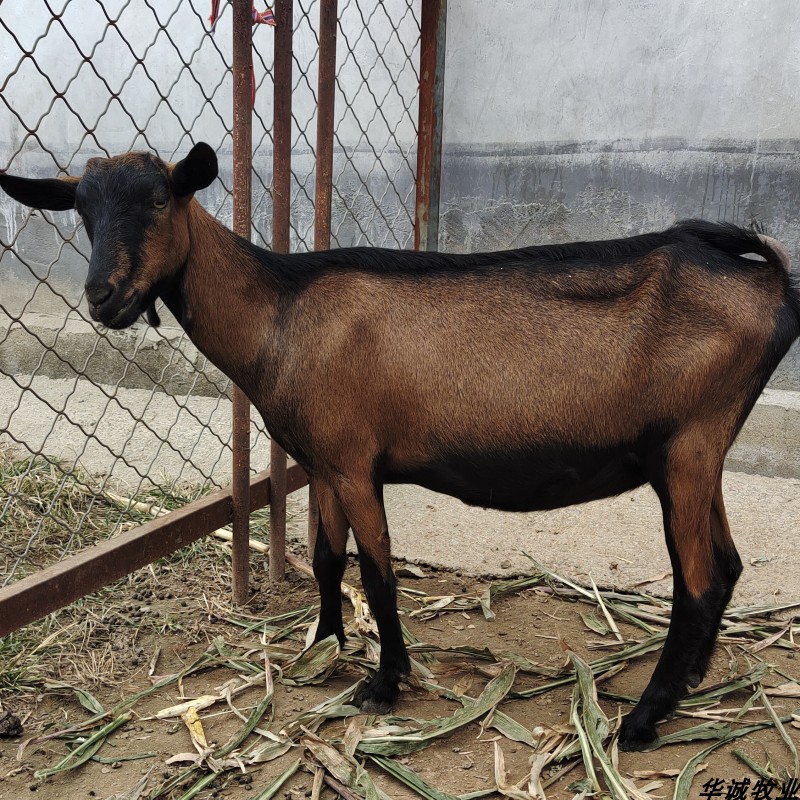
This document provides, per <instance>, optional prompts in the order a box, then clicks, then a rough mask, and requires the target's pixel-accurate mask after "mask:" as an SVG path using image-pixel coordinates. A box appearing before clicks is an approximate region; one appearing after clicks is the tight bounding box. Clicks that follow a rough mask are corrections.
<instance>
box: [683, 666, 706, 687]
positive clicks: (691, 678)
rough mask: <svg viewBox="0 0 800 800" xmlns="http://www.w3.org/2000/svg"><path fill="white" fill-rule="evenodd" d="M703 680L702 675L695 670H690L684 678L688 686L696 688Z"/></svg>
mask: <svg viewBox="0 0 800 800" xmlns="http://www.w3.org/2000/svg"><path fill="white" fill-rule="evenodd" d="M702 682H703V676H702V675H701V674H700V673H699V672H698V671H697V670H694V669H693V670H692V671H691V672H690V673H689V675H688V676H687V678H686V683H688V684H689V687H690V688H692V689H696V688H697V687H698V686H699V685H700V684H701V683H702Z"/></svg>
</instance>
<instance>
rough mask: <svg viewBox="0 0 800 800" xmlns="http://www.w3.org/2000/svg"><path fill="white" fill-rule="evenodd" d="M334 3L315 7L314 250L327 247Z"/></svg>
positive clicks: (323, 3) (333, 82)
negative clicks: (317, 28)
mask: <svg viewBox="0 0 800 800" xmlns="http://www.w3.org/2000/svg"><path fill="white" fill-rule="evenodd" d="M337 15H338V2H337V0H328V1H327V2H324V0H323V2H322V3H320V7H319V72H318V78H317V142H316V164H315V172H316V178H315V182H314V249H315V250H327V249H328V248H330V246H331V196H332V194H333V114H334V105H335V102H336V29H337V25H338V19H337Z"/></svg>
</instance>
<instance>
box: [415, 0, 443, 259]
mask: <svg viewBox="0 0 800 800" xmlns="http://www.w3.org/2000/svg"><path fill="white" fill-rule="evenodd" d="M446 30H447V0H422V21H421V34H420V37H421V38H420V53H419V66H420V71H419V75H420V78H419V118H418V125H417V137H418V139H417V201H416V211H415V218H414V248H415V249H416V250H437V249H438V247H439V186H440V183H441V174H442V110H443V99H444V56H445V34H446Z"/></svg>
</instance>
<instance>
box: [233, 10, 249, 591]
mask: <svg viewBox="0 0 800 800" xmlns="http://www.w3.org/2000/svg"><path fill="white" fill-rule="evenodd" d="M252 75H253V18H252V3H251V2H250V0H233V230H234V231H235V232H236V233H238V234H239V236H242V237H244V238H245V239H249V238H250V206H251V173H252V161H253V134H252V116H253V113H252V105H253V103H252ZM232 469H233V475H232V490H233V544H232V547H233V557H232V561H233V564H232V569H233V581H232V582H233V602H234V603H236V604H238V605H243V604H244V603H246V602H247V599H248V597H247V595H248V591H247V584H248V578H249V566H250V552H249V548H248V539H249V538H250V516H249V508H250V501H249V498H248V493H249V491H250V481H249V477H250V401H249V400H248V399H247V397H246V396H245V394H244V392H243V391H242V390H241V389H240V388H239V387H238V386H235V387H234V389H233V464H232Z"/></svg>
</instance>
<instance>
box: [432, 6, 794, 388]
mask: <svg viewBox="0 0 800 800" xmlns="http://www.w3.org/2000/svg"><path fill="white" fill-rule="evenodd" d="M444 142H445V146H444V164H443V172H442V209H441V210H442V217H441V227H440V245H441V247H442V248H443V249H446V250H450V251H458V252H468V251H475V250H488V249H497V248H502V247H512V246H523V245H526V244H537V243H548V242H557V241H568V240H571V239H576V240H577V239H605V238H611V237H615V236H626V235H631V234H636V233H641V232H643V231H647V230H657V229H659V228H664V227H666V226H668V225H669V224H671V223H672V222H674V221H675V220H677V219H682V218H686V217H704V218H706V219H711V220H726V221H729V222H736V223H739V224H742V225H747V224H750V223H751V222H758V223H760V224H762V225H763V226H764V229H765V230H766V231H768V232H769V233H771V234H772V235H774V236H776V237H778V238H780V239H782V240H783V241H784V242H785V243H786V245H787V246H788V248H789V250H790V252H791V253H792V256H793V257H794V258H795V259H797V258H799V257H800V160H799V157H798V153H799V152H800V4H798V3H796V2H793V0H773V2H769V3H764V2H758V0H713V1H712V2H701V1H700V0H671V2H669V3H665V2H663V0H626V2H617V3H605V2H592V0H567V1H566V2H565V1H564V0H541V2H536V3H528V2H522V0H516V2H514V1H511V0H491V1H490V2H483V3H458V4H455V3H451V4H450V8H449V15H448V41H447V59H446V72H445V112H444ZM799 376H800V355H798V348H797V347H795V348H794V350H793V352H792V355H791V356H790V358H789V359H788V360H786V361H785V362H784V364H783V365H782V367H781V369H780V370H779V372H778V374H777V375H776V377H775V379H774V380H773V385H774V386H776V387H780V388H800V383H799V382H798V379H799Z"/></svg>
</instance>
